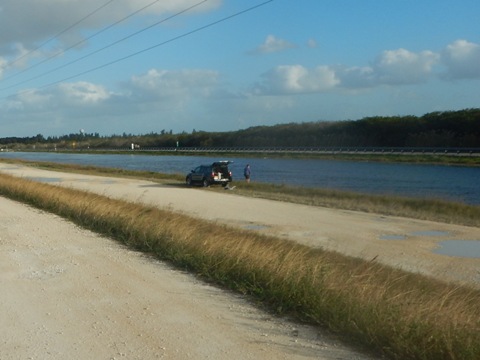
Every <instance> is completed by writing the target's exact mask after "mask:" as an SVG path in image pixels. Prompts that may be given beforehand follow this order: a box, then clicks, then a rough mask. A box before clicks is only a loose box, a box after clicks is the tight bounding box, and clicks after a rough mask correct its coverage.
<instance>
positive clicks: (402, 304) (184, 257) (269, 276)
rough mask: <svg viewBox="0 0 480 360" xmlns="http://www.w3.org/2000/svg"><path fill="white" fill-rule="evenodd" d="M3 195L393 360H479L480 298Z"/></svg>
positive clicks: (205, 226) (83, 207) (252, 243)
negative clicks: (324, 329) (248, 296)
mask: <svg viewBox="0 0 480 360" xmlns="http://www.w3.org/2000/svg"><path fill="white" fill-rule="evenodd" d="M0 195H1V196H4V197H8V198H10V199H13V200H17V201H21V202H24V203H27V204H29V205H31V206H34V207H37V208H39V209H43V210H45V211H48V212H52V213H55V214H57V215H59V216H62V217H64V218H66V219H68V220H71V221H72V222H74V223H76V224H78V225H80V226H82V227H85V228H88V229H90V230H93V231H95V232H97V233H100V234H103V235H105V236H109V237H111V238H114V239H116V240H118V241H120V242H122V243H124V244H127V245H128V246H130V247H132V248H134V249H137V250H141V251H145V252H148V253H150V254H154V255H155V256H157V257H158V258H159V259H162V260H168V261H169V262H171V263H172V264H174V265H175V266H177V267H179V268H182V269H187V270H189V271H191V272H193V273H195V274H196V275H198V276H200V277H202V278H203V279H205V280H207V281H210V282H214V283H217V284H219V285H221V286H223V287H225V288H229V289H232V290H234V291H238V292H241V293H243V294H249V295H251V296H253V297H254V298H255V299H256V300H257V301H260V302H261V303H262V304H264V305H265V306H266V307H268V309H270V310H271V311H273V312H276V313H279V314H288V315H290V316H293V317H295V318H296V319H298V320H301V321H308V322H309V323H313V324H317V325H318V326H321V327H323V328H327V329H329V330H330V331H333V332H335V333H337V334H339V335H340V336H342V337H343V338H344V339H345V340H346V341H349V342H351V343H354V344H356V345H359V346H361V347H364V348H365V349H368V350H370V351H375V352H376V353H379V354H382V355H385V356H386V357H388V358H392V359H436V360H437V359H440V360H441V359H457V360H458V359H465V360H474V359H475V360H478V359H480V316H479V314H480V301H479V300H480V291H479V290H476V289H472V288H468V287H460V286H455V285H451V284H446V283H443V282H441V281H438V280H435V279H432V278H427V277H424V276H421V275H418V274H411V273H408V272H404V271H400V270H397V269H394V268H390V267H387V266H384V265H381V264H378V263H376V262H374V261H372V262H367V261H363V260H359V259H355V258H351V257H346V256H343V255H340V254H337V253H333V252H327V251H323V250H319V249H312V248H309V247H307V246H303V245H300V244H297V243H295V242H291V241H285V240H282V239H277V238H273V237H266V236H261V235H258V234H255V233H253V232H251V231H244V230H238V229H233V228H230V227H226V226H222V225H218V224H215V223H211V222H206V221H202V220H199V219H195V218H191V217H188V216H185V215H182V214H178V213H174V212H171V211H166V210H161V209H158V208H155V207H148V206H143V205H140V204H132V203H128V202H125V201H121V200H115V199H110V198H107V197H104V196H100V195H96V194H92V193H88V192H82V191H77V190H73V189H68V188H63V187H59V186H53V185H48V184H43V183H37V182H33V181H29V180H25V179H20V178H16V177H12V176H9V175H4V174H0Z"/></svg>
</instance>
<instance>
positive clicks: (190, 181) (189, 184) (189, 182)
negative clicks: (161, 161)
mask: <svg viewBox="0 0 480 360" xmlns="http://www.w3.org/2000/svg"><path fill="white" fill-rule="evenodd" d="M185 182H186V183H187V186H192V178H191V177H190V176H187V178H186V179H185Z"/></svg>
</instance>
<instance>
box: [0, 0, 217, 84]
mask: <svg viewBox="0 0 480 360" xmlns="http://www.w3.org/2000/svg"><path fill="white" fill-rule="evenodd" d="M157 1H159V0H156V1H154V2H153V3H155V2H157ZM207 1H208V0H202V1H200V2H198V3H196V4H194V5H192V6H189V7H187V8H186V9H183V10H181V11H179V12H177V13H175V14H173V15H171V16H168V17H166V18H164V19H162V20H159V21H157V22H155V23H153V24H151V25H149V26H147V27H144V28H143V29H140V30H138V31H135V32H134V33H132V34H130V35H128V36H125V37H123V38H121V39H119V40H116V41H114V42H112V43H110V44H108V45H106V46H104V47H102V48H100V49H97V50H95V51H92V52H90V53H88V54H86V55H84V56H81V57H79V58H77V59H75V60H72V61H70V62H67V63H65V64H63V65H60V66H58V67H56V68H54V69H51V70H49V71H47V72H44V73H42V74H39V75H37V76H34V77H31V78H29V79H26V80H23V81H21V82H17V83H15V84H12V85H10V86H6V87H3V88H0V90H2V91H3V90H8V89H11V88H13V87H16V86H19V85H23V84H26V83H28V82H30V81H32V80H37V79H39V78H41V77H43V76H45V75H49V74H51V73H54V72H56V71H58V70H61V69H63V68H66V67H67V66H70V65H73V64H75V63H77V62H79V61H81V60H84V59H86V58H89V57H90V56H93V55H95V54H98V53H99V52H102V51H104V50H106V49H109V48H111V47H112V46H115V45H117V44H119V43H121V42H123V41H125V40H128V39H130V38H132V37H134V36H137V35H139V34H141V33H143V32H145V31H147V30H149V29H151V28H153V27H155V26H157V25H160V24H162V23H164V22H166V21H168V20H171V19H173V18H175V17H177V16H180V15H182V14H184V13H186V12H188V11H190V10H192V9H194V8H196V7H198V6H200V5H201V4H203V3H205V2H207ZM153 3H151V5H153ZM139 11H141V10H139ZM139 11H137V12H136V13H138V12H139ZM131 16H133V15H131ZM131 16H129V17H131Z"/></svg>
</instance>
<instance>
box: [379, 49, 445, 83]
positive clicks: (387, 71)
mask: <svg viewBox="0 0 480 360" xmlns="http://www.w3.org/2000/svg"><path fill="white" fill-rule="evenodd" d="M438 60H439V55H438V54H435V53H433V52H432V51H422V52H420V53H413V52H411V51H408V50H405V49H398V50H388V51H384V52H383V53H382V54H381V55H380V56H379V57H378V58H377V60H376V61H375V63H374V65H373V71H374V72H375V77H376V78H377V79H378V82H379V83H382V84H389V85H396V84H416V83H421V82H424V81H426V80H427V79H428V77H429V76H430V75H431V73H432V68H433V66H434V65H435V64H437V63H438Z"/></svg>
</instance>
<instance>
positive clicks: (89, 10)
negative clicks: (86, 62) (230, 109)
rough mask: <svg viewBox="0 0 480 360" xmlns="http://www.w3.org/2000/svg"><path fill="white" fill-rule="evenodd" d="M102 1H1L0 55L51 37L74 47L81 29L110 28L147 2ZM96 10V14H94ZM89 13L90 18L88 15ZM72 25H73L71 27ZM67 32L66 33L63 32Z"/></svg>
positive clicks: (155, 8)
mask: <svg viewBox="0 0 480 360" xmlns="http://www.w3.org/2000/svg"><path fill="white" fill-rule="evenodd" d="M105 3H106V2H105V1H102V2H99V1H97V0H83V1H77V0H42V1H38V0H22V1H18V0H2V10H3V11H1V12H0V54H3V55H9V56H13V57H18V56H19V54H17V53H16V52H15V49H14V48H13V47H14V44H21V46H23V47H24V48H26V49H29V50H33V49H35V48H36V47H38V46H39V45H41V44H45V43H46V42H47V41H48V42H49V44H48V46H52V45H54V44H55V42H50V41H49V40H50V39H52V37H54V36H55V35H58V34H61V33H62V34H61V36H59V38H58V39H57V40H58V41H60V42H61V43H63V45H62V47H65V46H66V45H71V44H75V43H76V42H78V41H79V39H80V38H81V37H82V36H83V35H82V33H83V31H85V30H91V31H96V30H98V29H99V28H102V27H105V26H107V25H111V24H113V23H115V22H117V21H119V20H120V19H123V18H124V17H127V16H128V15H130V14H132V13H133V12H135V11H137V10H139V9H141V8H143V7H145V6H146V5H148V3H149V2H145V1H142V0H117V1H113V2H111V3H109V4H108V5H106V6H105V7H103V8H101V9H100V7H101V6H102V4H105ZM198 3H199V1H195V0H175V1H173V0H162V1H158V2H156V3H155V4H153V5H152V6H150V7H148V8H146V9H145V10H143V11H142V12H140V13H139V14H138V16H142V15H149V14H153V15H161V14H174V13H176V12H180V11H182V10H185V9H187V8H188V7H190V6H193V5H195V4H198ZM221 4H222V0H209V1H206V2H204V3H202V4H200V5H199V6H197V7H195V8H193V9H192V10H190V11H189V13H198V12H207V11H211V10H212V9H215V8H218V7H219V6H220V5H221ZM97 10H98V11H97ZM89 14H91V16H88V15H89ZM73 25H74V26H73ZM66 29H68V31H65V32H63V31H64V30H66ZM45 45H47V44H45Z"/></svg>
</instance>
